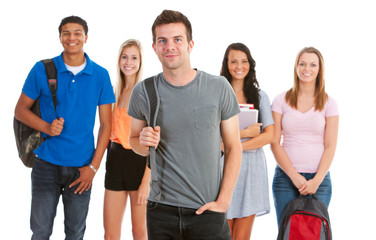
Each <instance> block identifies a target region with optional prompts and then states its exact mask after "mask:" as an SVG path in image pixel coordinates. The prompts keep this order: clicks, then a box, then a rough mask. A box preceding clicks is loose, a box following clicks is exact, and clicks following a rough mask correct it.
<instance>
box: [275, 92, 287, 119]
mask: <svg viewBox="0 0 376 240" xmlns="http://www.w3.org/2000/svg"><path fill="white" fill-rule="evenodd" d="M285 95H286V93H285V92H284V93H281V94H279V95H278V96H277V97H275V98H274V100H273V103H272V111H273V112H277V113H279V114H283V104H284V102H285Z"/></svg>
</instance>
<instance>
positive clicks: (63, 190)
mask: <svg viewBox="0 0 376 240" xmlns="http://www.w3.org/2000/svg"><path fill="white" fill-rule="evenodd" d="M79 175H80V172H79V171H78V168H77V167H62V166H56V165H53V164H51V163H49V162H46V161H43V160H41V159H36V160H35V162H34V166H33V170H32V173H31V181H32V202H31V217H30V227H31V230H32V232H33V236H32V238H31V239H35V240H36V239H38V240H45V239H46V240H47V239H50V236H51V234H52V229H53V223H54V218H55V216H56V208H57V204H58V202H59V198H60V195H62V197H63V204H64V217H65V220H64V224H65V235H66V238H65V239H66V240H78V239H83V237H84V232H85V228H86V216H87V213H88V210H89V201H90V193H91V188H90V190H89V191H84V192H83V193H82V194H74V190H75V189H76V188H77V186H78V185H77V186H74V187H73V188H69V184H71V183H72V182H73V181H75V180H76V179H77V178H78V177H79Z"/></svg>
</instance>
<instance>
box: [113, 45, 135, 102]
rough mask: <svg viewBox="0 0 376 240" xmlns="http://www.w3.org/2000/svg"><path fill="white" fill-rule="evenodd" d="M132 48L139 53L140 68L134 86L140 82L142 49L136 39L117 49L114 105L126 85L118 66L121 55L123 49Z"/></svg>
mask: <svg viewBox="0 0 376 240" xmlns="http://www.w3.org/2000/svg"><path fill="white" fill-rule="evenodd" d="M132 46H135V47H137V48H138V51H139V53H140V68H139V69H138V71H137V75H136V82H135V84H136V83H138V82H139V81H141V80H142V79H141V78H142V47H141V43H140V41H138V40H136V39H128V40H127V41H125V42H124V43H123V44H121V46H120V48H119V55H118V61H117V75H118V82H117V85H116V89H115V97H116V104H118V102H119V98H120V95H121V91H122V90H123V88H124V87H125V86H126V84H127V83H126V81H125V76H124V73H123V72H122V71H121V69H120V66H119V63H120V58H121V55H122V53H123V50H124V48H127V47H132Z"/></svg>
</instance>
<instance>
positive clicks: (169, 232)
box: [147, 201, 231, 240]
mask: <svg viewBox="0 0 376 240" xmlns="http://www.w3.org/2000/svg"><path fill="white" fill-rule="evenodd" d="M196 210H197V209H191V208H183V207H174V206H169V205H165V204H161V203H156V202H151V201H149V202H148V204H147V228H148V239H149V240H183V239H192V240H199V239H202V240H210V239H213V240H222V239H223V240H230V239H231V235H230V228H229V226H228V223H227V219H226V214H225V213H219V212H213V211H205V212H203V213H202V214H201V215H197V214H196V213H195V212H196Z"/></svg>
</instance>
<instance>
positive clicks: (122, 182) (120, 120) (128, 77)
mask: <svg viewBox="0 0 376 240" xmlns="http://www.w3.org/2000/svg"><path fill="white" fill-rule="evenodd" d="M141 75H142V54H141V45H140V42H139V41H137V40H134V39H130V40H127V41H125V42H124V43H123V44H122V45H121V47H120V51H119V58H118V84H117V87H116V103H115V104H114V107H113V113H112V132H111V137H110V140H111V142H110V146H109V148H108V155H107V162H106V176H105V188H106V189H105V195H104V212H103V220H104V229H105V239H111V240H113V239H120V235H121V225H122V221H123V216H124V212H125V208H126V203H127V198H128V196H129V198H130V204H131V217H132V234H133V239H136V240H140V239H147V231H146V198H147V196H148V194H149V180H150V169H149V168H148V167H147V165H146V158H145V157H142V156H140V155H137V154H136V153H134V152H133V151H132V149H131V147H130V145H129V142H128V138H129V129H130V117H129V116H128V114H127V108H128V102H129V98H130V95H131V92H132V89H133V87H134V86H135V84H136V83H137V82H139V81H140V80H141Z"/></svg>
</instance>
